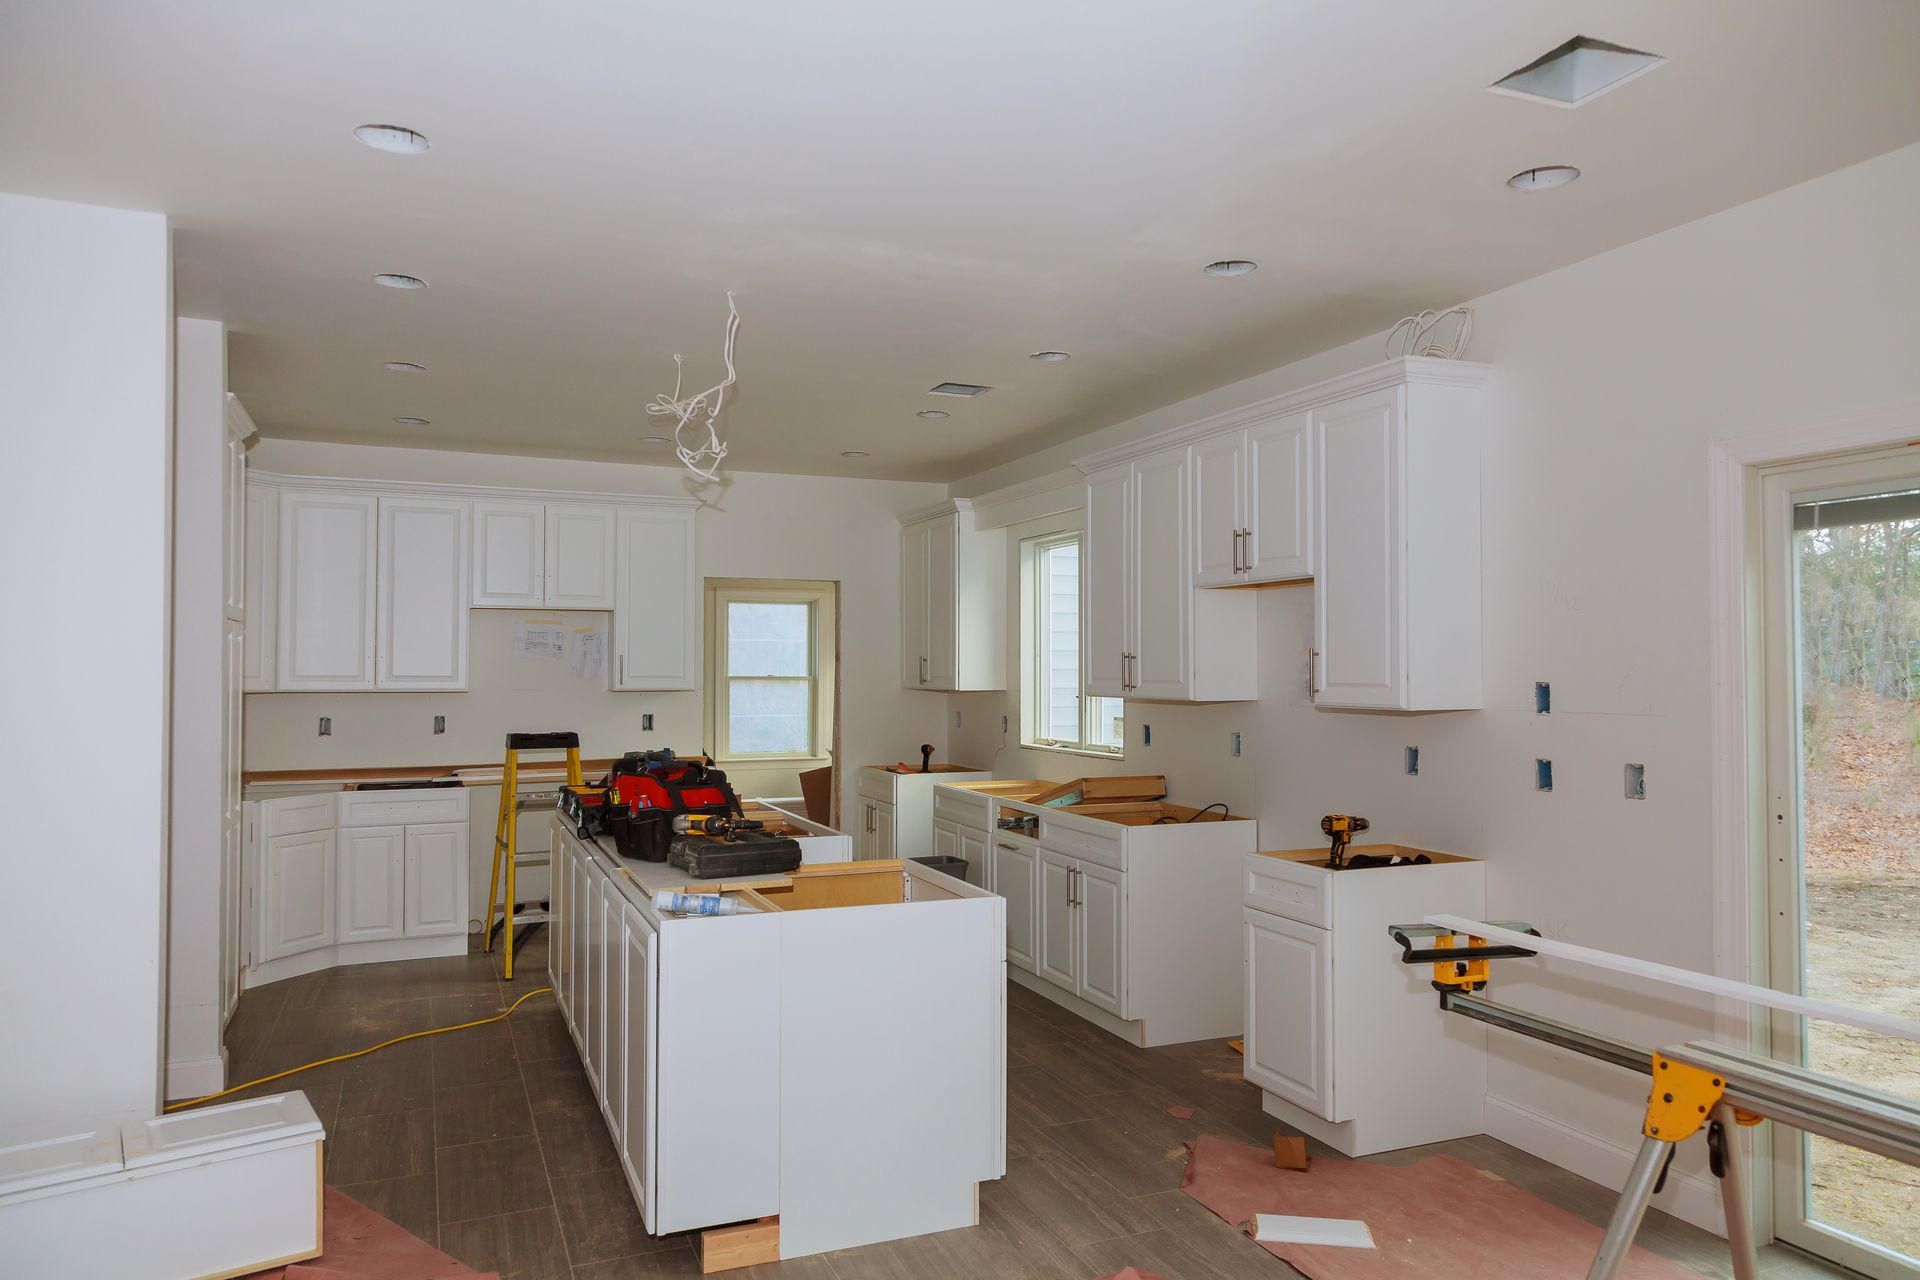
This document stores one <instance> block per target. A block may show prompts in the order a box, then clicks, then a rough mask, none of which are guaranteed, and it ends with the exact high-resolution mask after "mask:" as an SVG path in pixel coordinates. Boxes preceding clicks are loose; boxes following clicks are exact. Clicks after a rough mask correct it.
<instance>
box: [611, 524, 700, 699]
mask: <svg viewBox="0 0 1920 1280" xmlns="http://www.w3.org/2000/svg"><path fill="white" fill-rule="evenodd" d="M617 527H618V529H619V538H618V540H617V548H616V549H617V551H618V563H617V566H616V571H615V584H614V585H615V588H616V590H615V592H614V605H613V670H612V671H611V672H609V673H608V674H609V676H610V677H611V687H613V688H615V689H693V688H697V687H698V686H699V683H700V682H699V679H698V678H697V674H696V673H697V672H698V670H699V665H700V657H699V644H700V638H699V608H698V606H699V601H698V599H697V596H698V591H699V583H698V580H697V579H696V578H695V577H694V563H693V513H692V512H691V511H686V510H681V509H674V510H650V509H645V508H626V509H623V510H621V512H620V513H619V517H618V522H617Z"/></svg>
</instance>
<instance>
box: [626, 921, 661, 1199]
mask: <svg viewBox="0 0 1920 1280" xmlns="http://www.w3.org/2000/svg"><path fill="white" fill-rule="evenodd" d="M625 919H626V936H625V938H624V945H625V948H626V951H625V956H624V963H625V967H626V971H627V981H626V1002H627V1013H626V1019H625V1027H626V1036H627V1043H626V1046H625V1048H624V1050H623V1051H622V1053H621V1055H620V1061H621V1062H622V1063H623V1064H624V1069H625V1071H626V1075H627V1080H626V1099H627V1101H626V1124H625V1126H624V1127H623V1128H622V1130H621V1137H620V1163H621V1164H622V1165H623V1166H624V1167H625V1168H626V1171H627V1184H628V1185H629V1186H630V1187H632V1188H633V1193H634V1199H636V1200H638V1201H639V1202H640V1216H641V1217H642V1218H643V1219H644V1220H645V1222H646V1224H647V1230H648V1231H652V1230H653V1163H654V1161H653V1143H654V1122H653V1117H654V1110H655V1108H656V1106H657V1105H658V1099H657V1097H656V1090H657V1088H658V1084H657V1082H658V1081H659V1078H660V1075H659V1068H658V1064H657V1062H656V1056H657V1053H658V1049H657V1048H656V1046H655V1042H654V1035H653V1031H654V1025H655V1022H656V1020H657V1019H656V1015H655V1009H656V1008H657V1007H658V1006H657V996H658V992H659V989H660V986H659V983H660V979H659V972H660V971H659V968H658V964H657V960H656V957H657V955H658V952H657V950H656V948H655V941H656V939H657V938H658V937H659V935H658V933H657V932H656V931H655V930H654V927H653V926H652V925H651V924H649V923H647V920H646V917H644V916H642V915H641V914H640V913H639V912H638V911H636V910H635V909H634V908H633V906H632V905H631V904H628V905H627V906H626V908H625Z"/></svg>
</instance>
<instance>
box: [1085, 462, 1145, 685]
mask: <svg viewBox="0 0 1920 1280" xmlns="http://www.w3.org/2000/svg"><path fill="white" fill-rule="evenodd" d="M1132 509H1133V468H1132V466H1131V465H1130V464H1128V463H1121V464H1120V465H1119V466H1117V467H1108V468H1106V469H1105V470H1104V471H1096V472H1094V473H1093V474H1092V475H1090V476H1088V477H1087V531H1086V540H1085V544H1084V546H1083V548H1082V553H1081V566H1080V574H1081V579H1080V580H1081V583H1082V585H1081V588H1080V591H1081V596H1080V617H1081V619H1082V623H1083V629H1082V631H1081V635H1080V647H1081V650H1082V657H1081V669H1082V671H1083V672H1084V673H1085V674H1084V677H1083V679H1084V682H1085V684H1086V692H1087V693H1089V694H1092V695H1095V696H1099V697H1106V698H1123V697H1125V696H1126V695H1127V692H1128V690H1127V681H1128V680H1129V679H1130V678H1131V675H1132V659H1131V658H1130V657H1129V655H1130V654H1131V653H1132V649H1133V629H1132V627H1131V625H1130V624H1129V622H1128V618H1129V616H1130V612H1131V608H1132V601H1131V599H1130V598H1129V595H1128V593H1129V591H1130V589H1131V588H1130V579H1131V577H1132V572H1131V569H1130V566H1131V564H1132V562H1133V510H1132Z"/></svg>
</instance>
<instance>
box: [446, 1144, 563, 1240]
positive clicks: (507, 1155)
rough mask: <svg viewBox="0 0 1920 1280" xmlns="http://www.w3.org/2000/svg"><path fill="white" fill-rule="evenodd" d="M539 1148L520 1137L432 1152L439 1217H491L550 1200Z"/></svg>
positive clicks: (545, 1204)
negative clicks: (437, 1186) (438, 1194)
mask: <svg viewBox="0 0 1920 1280" xmlns="http://www.w3.org/2000/svg"><path fill="white" fill-rule="evenodd" d="M540 1156H541V1153H540V1151H539V1149H538V1148H537V1147H535V1146H534V1144H533V1143H531V1142H529V1141H527V1140H526V1139H524V1138H502V1139H499V1140H497V1141H494V1142H470V1143H468V1144H467V1145H466V1146H464V1147H443V1148H441V1149H440V1151H439V1152H437V1153H436V1169H435V1171H436V1172H437V1173H438V1174H439V1181H440V1223H441V1225H442V1226H445V1225H446V1224H448V1223H451V1222H465V1221H467V1220H468V1219H470V1218H494V1217H498V1216H499V1215H501V1214H503V1213H520V1212H522V1211H524V1210H527V1209H544V1208H547V1207H548V1206H550V1205H551V1204H552V1203H553V1192H552V1190H551V1188H549V1187H548V1185H547V1171H546V1166H545V1164H544V1163H543V1162H542V1161H541V1158H540Z"/></svg>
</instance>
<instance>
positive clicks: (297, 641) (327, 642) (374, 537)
mask: <svg viewBox="0 0 1920 1280" xmlns="http://www.w3.org/2000/svg"><path fill="white" fill-rule="evenodd" d="M378 516H379V500H378V499H376V498H374V497H372V496H371V495H367V494H355V493H336V492H331V491H309V490H296V489H286V490H282V491H281V494H280V546H279V561H280V565H279V577H280V582H279V588H280V591H279V595H280V617H279V622H278V625H277V630H278V636H277V640H278V650H279V652H278V664H277V666H278V670H277V671H276V673H275V684H274V687H275V688H278V689H286V690H300V689H371V688H373V687H374V662H373V648H374V643H373V629H374V577H375V574H374V561H375V555H374V549H375V546H376V545H377V541H378V526H379V520H378Z"/></svg>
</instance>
